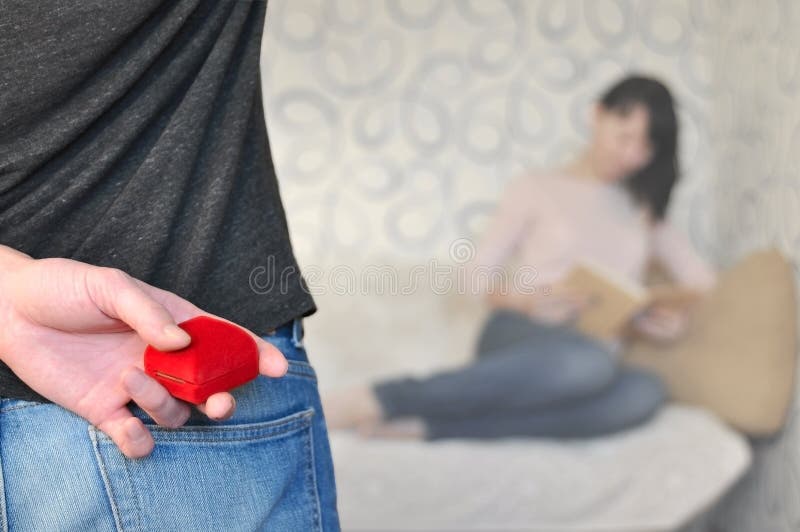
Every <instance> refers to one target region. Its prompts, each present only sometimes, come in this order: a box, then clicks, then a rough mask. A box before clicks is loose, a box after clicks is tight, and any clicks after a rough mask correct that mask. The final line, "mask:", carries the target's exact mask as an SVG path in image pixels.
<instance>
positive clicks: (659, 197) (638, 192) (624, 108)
mask: <svg viewBox="0 0 800 532" xmlns="http://www.w3.org/2000/svg"><path fill="white" fill-rule="evenodd" d="M600 103H601V104H602V105H603V107H604V108H605V109H606V110H613V111H615V112H618V113H621V114H627V113H628V112H629V111H630V110H631V109H632V108H633V107H634V106H635V105H636V104H641V105H644V106H645V107H646V108H647V111H648V114H649V117H650V120H649V122H650V124H649V136H650V141H651V142H652V144H653V150H654V151H653V156H652V158H651V160H650V162H649V163H648V164H647V165H645V166H644V167H643V168H641V169H640V170H638V171H637V172H635V173H633V174H631V175H630V176H628V177H626V178H625V180H624V185H625V187H626V188H627V189H628V191H629V192H630V193H631V194H632V195H633V197H634V199H635V200H636V201H637V203H639V204H640V205H644V206H647V207H649V209H650V212H651V214H652V215H653V217H654V218H655V219H656V220H660V219H663V218H664V216H665V215H666V211H667V205H668V204H669V198H670V194H671V193H672V188H673V186H674V185H675V183H676V182H677V181H678V177H679V176H678V172H679V168H678V121H677V118H676V116H675V108H674V104H673V99H672V95H671V94H670V92H669V89H667V87H666V86H665V85H664V84H663V83H661V82H660V81H658V80H655V79H653V78H649V77H645V76H640V75H630V76H627V77H625V78H624V79H622V80H621V81H619V82H617V83H616V84H614V85H613V86H612V87H611V88H609V89H608V90H607V91H606V93H605V94H604V95H603V96H602V98H601V99H600Z"/></svg>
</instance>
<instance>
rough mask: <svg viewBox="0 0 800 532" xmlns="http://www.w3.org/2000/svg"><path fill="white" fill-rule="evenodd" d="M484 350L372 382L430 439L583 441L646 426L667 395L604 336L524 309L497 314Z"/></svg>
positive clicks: (389, 406) (386, 403)
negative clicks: (416, 373)
mask: <svg viewBox="0 0 800 532" xmlns="http://www.w3.org/2000/svg"><path fill="white" fill-rule="evenodd" d="M476 351H477V357H476V359H475V360H474V361H473V362H472V363H470V364H469V365H467V366H464V367H460V368H455V369H448V370H445V371H440V372H438V373H435V374H433V375H430V376H426V377H421V378H419V377H398V378H393V379H385V380H381V381H378V382H376V383H373V385H372V388H373V391H374V392H375V394H376V396H377V398H378V400H379V401H380V403H381V405H382V407H383V409H384V411H385V413H386V416H387V418H388V419H393V418H398V417H407V416H414V417H419V418H422V420H423V421H424V423H425V426H426V429H427V439H429V440H433V439H439V438H456V437H463V438H500V437H504V436H539V437H542V436H550V437H564V438H577V437H588V436H595V435H600V434H605V433H610V432H614V431H618V430H622V429H625V428H628V427H631V426H634V425H636V424H639V423H641V422H643V421H645V420H646V419H648V418H649V417H650V416H651V415H652V414H653V413H654V412H656V410H658V408H659V407H660V406H661V405H662V404H663V403H664V401H665V399H666V394H665V390H664V386H663V384H662V383H661V381H660V380H659V379H658V378H657V377H656V376H655V375H652V374H649V373H646V372H644V371H641V370H638V369H634V368H630V367H627V366H624V365H620V364H618V363H617V362H616V358H615V356H614V355H613V353H611V352H610V351H609V348H608V347H606V346H604V345H603V344H601V343H600V342H598V341H595V340H593V339H591V338H590V337H587V336H585V335H583V334H581V333H580V332H578V331H577V330H575V329H574V328H572V327H569V326H552V325H545V324H542V323H537V322H534V321H533V320H531V319H529V318H528V317H526V316H525V315H523V314H520V313H518V312H514V311H510V310H495V311H493V312H492V313H491V314H490V316H489V318H488V319H487V321H486V323H485V324H484V327H483V330H482V331H481V335H480V339H479V341H478V346H477V350H476Z"/></svg>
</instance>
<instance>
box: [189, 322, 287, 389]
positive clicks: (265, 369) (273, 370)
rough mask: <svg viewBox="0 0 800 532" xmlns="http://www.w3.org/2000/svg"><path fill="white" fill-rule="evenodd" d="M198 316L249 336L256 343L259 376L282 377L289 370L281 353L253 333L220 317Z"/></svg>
mask: <svg viewBox="0 0 800 532" xmlns="http://www.w3.org/2000/svg"><path fill="white" fill-rule="evenodd" d="M200 314H202V315H206V316H211V317H213V318H217V319H219V320H223V321H226V322H228V323H230V324H231V325H235V326H236V327H239V328H240V329H242V330H243V331H244V332H246V333H247V334H248V335H250V337H251V338H252V339H253V340H254V341H255V342H256V347H258V372H259V373H260V374H262V375H266V376H268V377H283V376H284V375H285V374H286V372H287V371H288V370H289V363H288V362H287V361H286V357H284V356H283V353H281V351H280V349H278V348H277V347H275V346H274V345H272V344H271V343H269V342H267V341H266V340H264V339H263V338H261V337H260V336H258V335H257V334H255V333H253V331H250V330H249V329H245V328H244V327H242V326H241V325H239V324H238V323H235V322H232V321H230V320H228V319H225V318H223V317H221V316H215V315H213V314H208V313H207V312H200V313H199V314H198V315H200ZM192 317H194V316H192Z"/></svg>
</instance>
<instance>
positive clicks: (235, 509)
mask: <svg viewBox="0 0 800 532" xmlns="http://www.w3.org/2000/svg"><path fill="white" fill-rule="evenodd" d="M314 415H315V411H314V409H313V408H308V409H304V410H299V411H296V412H294V413H292V414H290V415H287V416H284V417H280V418H277V419H273V420H267V421H260V422H253V423H250V422H248V423H243V424H234V425H216V426H214V425H184V426H182V427H179V428H175V429H173V428H166V427H161V426H158V425H155V424H146V426H147V428H148V429H149V430H150V431H151V433H152V434H153V438H154V439H155V448H154V450H153V452H152V453H151V454H150V455H149V456H146V457H144V458H138V459H130V458H127V457H126V456H125V455H123V454H122V453H121V452H120V451H119V449H118V448H117V447H116V445H115V444H114V443H113V441H111V439H110V438H109V437H108V436H107V435H106V434H105V433H103V432H102V431H100V430H99V429H97V428H96V427H94V426H89V433H90V438H91V441H92V445H93V447H94V452H95V457H96V459H97V465H98V467H99V469H100V473H101V476H102V478H103V482H104V483H105V488H106V491H107V494H108V497H109V500H110V503H111V507H112V511H113V513H114V519H115V521H116V524H117V527H118V529H119V530H126V531H128V530H142V531H144V530H198V531H210V530H278V531H280V530H309V531H310V530H319V529H320V525H319V520H320V518H319V513H320V507H319V500H318V496H317V485H316V480H315V469H314V451H313V438H312V430H311V429H312V421H313V417H314Z"/></svg>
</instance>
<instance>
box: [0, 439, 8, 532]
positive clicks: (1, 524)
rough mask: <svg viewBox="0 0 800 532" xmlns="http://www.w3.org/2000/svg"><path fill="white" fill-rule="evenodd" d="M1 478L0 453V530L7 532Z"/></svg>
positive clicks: (2, 480) (4, 488)
mask: <svg viewBox="0 0 800 532" xmlns="http://www.w3.org/2000/svg"><path fill="white" fill-rule="evenodd" d="M5 486H6V485H5V479H4V478H3V457H2V453H0V530H2V532H8V513H7V507H6V487H5Z"/></svg>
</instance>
